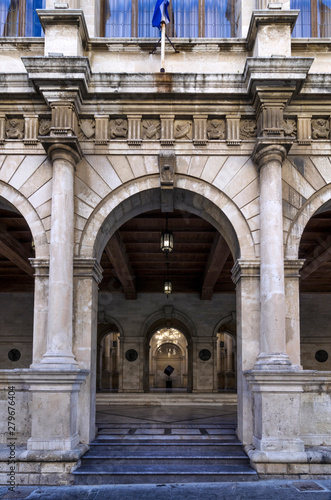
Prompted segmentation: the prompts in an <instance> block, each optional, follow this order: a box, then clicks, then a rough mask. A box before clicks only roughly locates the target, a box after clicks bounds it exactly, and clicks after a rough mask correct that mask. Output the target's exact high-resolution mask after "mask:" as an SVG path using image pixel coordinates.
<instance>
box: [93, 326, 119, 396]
mask: <svg viewBox="0 0 331 500" xmlns="http://www.w3.org/2000/svg"><path fill="white" fill-rule="evenodd" d="M119 367H120V334H119V333H118V332H116V331H115V332H114V331H110V332H109V333H105V334H104V335H103V336H102V337H101V339H100V341H99V342H98V350H97V392H118V389H119Z"/></svg>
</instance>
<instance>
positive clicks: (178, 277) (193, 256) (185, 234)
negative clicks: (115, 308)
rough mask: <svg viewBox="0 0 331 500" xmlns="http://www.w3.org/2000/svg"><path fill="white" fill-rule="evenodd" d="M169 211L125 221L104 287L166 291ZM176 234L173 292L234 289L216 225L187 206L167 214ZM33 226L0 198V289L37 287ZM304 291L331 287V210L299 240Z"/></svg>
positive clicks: (108, 259)
mask: <svg viewBox="0 0 331 500" xmlns="http://www.w3.org/2000/svg"><path fill="white" fill-rule="evenodd" d="M165 227H166V214H165V213H161V212H160V211H153V212H148V213H145V214H142V215H139V216H137V217H135V218H133V219H131V220H130V221H128V222H126V223H125V224H124V225H123V226H122V227H121V228H120V229H119V230H118V231H117V232H116V233H115V234H114V235H113V237H112V238H111V239H110V240H109V242H108V244H107V245H106V248H105V250H104V252H103V255H102V259H101V266H102V267H103V269H104V274H103V280H102V282H101V284H100V289H101V290H109V291H112V292H119V293H124V295H125V296H126V298H127V299H135V298H136V295H137V293H141V292H152V293H161V292H162V291H163V282H164V280H165V279H166V276H167V270H166V269H167V268H166V256H165V254H164V253H162V252H161V250H160V236H161V232H162V231H163V230H164V229H165ZM168 227H169V230H171V231H172V232H173V234H174V251H173V252H172V253H171V254H169V257H168V262H169V278H170V279H171V280H172V282H173V293H175V294H176V293H198V294H200V297H201V298H202V299H210V298H211V297H212V295H213V293H234V292H235V286H234V284H233V282H232V280H231V268H232V266H233V258H232V255H231V253H230V251H229V248H228V246H227V244H226V242H225V240H224V239H223V238H222V236H221V235H219V233H218V232H217V231H216V229H215V228H214V227H213V226H211V225H210V224H209V223H208V222H206V221H205V220H203V219H201V218H199V217H197V216H195V215H192V214H189V213H186V212H183V211H175V212H173V213H170V214H168ZM31 243H32V237H31V232H30V230H29V227H28V225H27V223H26V222H25V220H24V218H23V217H22V216H21V214H20V213H18V212H17V211H15V210H14V209H13V208H12V207H9V206H8V207H6V205H5V204H4V203H1V202H0V290H1V291H2V292H14V291H33V288H34V280H33V269H32V268H31V266H30V264H29V261H28V259H29V257H34V251H33V249H32V245H31ZM300 258H305V259H306V263H305V265H304V267H303V269H302V271H301V276H302V278H301V280H300V290H301V291H302V292H321V293H323V292H331V210H329V211H327V212H323V213H320V214H317V215H315V216H314V217H312V219H311V220H310V221H309V223H308V224H307V227H306V229H305V232H304V234H303V237H302V240H301V245H300Z"/></svg>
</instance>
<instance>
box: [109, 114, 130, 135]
mask: <svg viewBox="0 0 331 500" xmlns="http://www.w3.org/2000/svg"><path fill="white" fill-rule="evenodd" d="M109 134H110V138H111V139H126V138H127V137H128V122H127V120H125V119H124V118H115V119H114V120H110V124H109Z"/></svg>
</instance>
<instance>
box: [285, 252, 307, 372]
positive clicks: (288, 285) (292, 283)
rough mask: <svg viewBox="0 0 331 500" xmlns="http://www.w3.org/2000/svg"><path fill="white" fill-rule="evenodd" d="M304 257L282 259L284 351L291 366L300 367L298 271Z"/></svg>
mask: <svg viewBox="0 0 331 500" xmlns="http://www.w3.org/2000/svg"><path fill="white" fill-rule="evenodd" d="M304 262H305V261H304V259H294V260H288V259H286V260H285V261H284V270H285V327H286V352H287V354H288V355H289V357H290V360H291V363H292V366H293V368H294V367H296V368H298V369H301V368H302V366H301V365H300V289H299V281H300V274H299V271H300V269H301V268H302V266H303V264H304Z"/></svg>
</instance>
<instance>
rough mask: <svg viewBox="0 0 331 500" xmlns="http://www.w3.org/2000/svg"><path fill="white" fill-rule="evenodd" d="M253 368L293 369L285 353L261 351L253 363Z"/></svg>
mask: <svg viewBox="0 0 331 500" xmlns="http://www.w3.org/2000/svg"><path fill="white" fill-rule="evenodd" d="M254 369H255V370H291V371H292V370H293V366H292V363H291V361H290V358H289V357H288V355H287V354H285V353H265V352H261V353H260V354H259V355H258V357H257V360H256V362H255V365H254Z"/></svg>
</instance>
